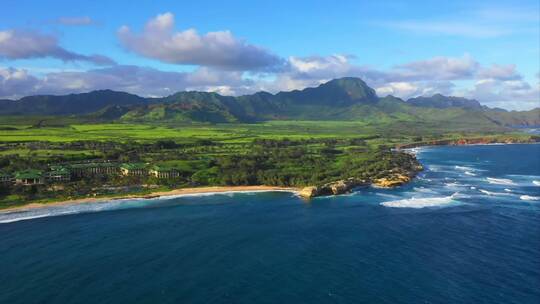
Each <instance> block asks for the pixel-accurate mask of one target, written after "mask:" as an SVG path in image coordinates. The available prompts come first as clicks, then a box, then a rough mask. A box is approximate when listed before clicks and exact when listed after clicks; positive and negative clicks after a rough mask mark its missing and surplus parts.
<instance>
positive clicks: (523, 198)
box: [519, 195, 540, 201]
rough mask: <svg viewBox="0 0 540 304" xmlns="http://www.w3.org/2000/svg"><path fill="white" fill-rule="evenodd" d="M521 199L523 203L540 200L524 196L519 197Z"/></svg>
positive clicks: (536, 197) (539, 197)
mask: <svg viewBox="0 0 540 304" xmlns="http://www.w3.org/2000/svg"><path fill="white" fill-rule="evenodd" d="M519 199H521V200H523V201H538V200H540V196H532V195H522V196H520V197H519Z"/></svg>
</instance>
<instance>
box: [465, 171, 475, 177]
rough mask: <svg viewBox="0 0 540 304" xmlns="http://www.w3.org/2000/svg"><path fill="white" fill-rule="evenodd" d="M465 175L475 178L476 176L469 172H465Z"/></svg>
mask: <svg viewBox="0 0 540 304" xmlns="http://www.w3.org/2000/svg"><path fill="white" fill-rule="evenodd" d="M465 175H469V176H476V174H474V173H472V172H469V171H465Z"/></svg>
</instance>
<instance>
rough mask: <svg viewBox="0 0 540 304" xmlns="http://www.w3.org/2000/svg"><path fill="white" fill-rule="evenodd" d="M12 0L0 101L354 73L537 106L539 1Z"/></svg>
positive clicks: (160, 92) (262, 86) (260, 86)
mask: <svg viewBox="0 0 540 304" xmlns="http://www.w3.org/2000/svg"><path fill="white" fill-rule="evenodd" d="M13 3H14V5H12V6H11V7H12V9H11V14H10V15H9V16H5V17H4V18H3V21H2V25H1V26H0V99H19V98H21V97H24V96H31V95H66V94H71V93H82V92H89V91H94V90H103V89H110V90H114V91H122V92H128V93H131V94H136V95H139V96H143V97H163V96H168V95H171V94H173V93H174V92H180V91H209V92H217V93H219V94H221V95H228V96H240V95H247V94H253V93H256V92H259V91H265V92H269V93H272V94H275V93H277V92H280V91H291V90H295V89H300V90H301V89H304V88H307V87H313V86H317V85H319V84H321V83H324V82H326V81H329V80H331V79H336V78H342V77H346V76H349V77H358V78H361V79H363V80H364V81H365V82H366V83H367V84H368V85H369V86H370V87H372V88H374V89H375V90H376V92H377V95H379V96H387V95H393V96H396V97H399V98H401V99H404V100H407V99H409V98H412V97H418V96H432V95H435V94H442V95H445V96H456V97H464V98H467V99H475V100H478V101H479V102H480V103H481V104H482V105H486V106H489V107H499V108H504V109H507V110H529V109H533V108H537V107H538V106H539V105H540V83H539V81H540V78H539V77H540V59H539V58H538V53H539V52H540V41H538V39H537V37H538V36H539V35H540V16H538V14H537V13H535V12H538V10H539V9H540V4H539V3H538V2H537V1H520V2H519V5H518V4H516V3H515V1H513V2H512V1H496V2H493V1H480V2H475V3H473V4H471V3H468V2H466V1H457V2H455V3H446V4H441V5H439V6H438V7H437V8H432V7H431V6H429V5H425V3H424V2H423V1H414V2H405V1H389V2H385V3H379V4H374V3H366V2H361V3H359V2H357V1H343V2H340V3H339V4H328V3H323V2H309V4H310V5H306V3H307V2H296V3H294V4H286V3H285V2H280V1H278V2H276V3H273V4H272V6H271V7H267V6H268V5H267V4H256V3H249V2H245V1H238V2H233V3H230V4H227V5H224V4H215V3H212V2H211V1H210V2H208V1H200V2H198V3H167V4H164V3H163V2H159V1H158V2H156V3H153V2H141V3H140V4H139V5H138V6H137V8H134V9H129V10H125V7H126V6H127V5H128V4H127V3H126V2H125V1H118V2H115V3H106V2H103V1H95V2H93V3H84V4H79V5H77V7H74V6H72V5H70V3H69V2H67V1H51V2H47V3H46V4H44V3H41V2H37V1H30V0H25V1H17V3H16V5H15V2H14V1H13ZM44 5H45V6H46V7H44ZM23 8H24V9H23ZM262 10H264V11H265V14H266V18H264V21H262V22H261V20H260V19H261V18H259V14H260V11H262ZM120 12H121V13H120ZM366 12H367V13H366ZM282 15H284V16H282ZM457 16H460V17H457ZM240 20H241V21H240ZM344 29H345V30H344ZM291 41H294V42H293V43H291Z"/></svg>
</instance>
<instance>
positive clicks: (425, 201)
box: [381, 192, 458, 209]
mask: <svg viewBox="0 0 540 304" xmlns="http://www.w3.org/2000/svg"><path fill="white" fill-rule="evenodd" d="M457 195H458V193H457V192H456V193H454V194H452V195H450V196H443V197H422V198H414V197H413V198H409V199H402V200H396V201H388V202H382V203H381V205H382V206H385V207H391V208H416V209H418V208H426V207H442V206H447V205H450V204H452V203H455V202H456V201H455V200H454V198H456V197H457Z"/></svg>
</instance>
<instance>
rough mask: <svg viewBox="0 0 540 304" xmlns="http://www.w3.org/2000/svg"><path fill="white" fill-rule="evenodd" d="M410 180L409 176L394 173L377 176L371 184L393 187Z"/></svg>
mask: <svg viewBox="0 0 540 304" xmlns="http://www.w3.org/2000/svg"><path fill="white" fill-rule="evenodd" d="M410 181H411V178H410V177H409V176H407V175H404V174H394V175H391V176H389V177H383V178H378V179H376V180H374V181H373V185H374V186H376V187H381V188H393V187H397V186H401V185H403V184H406V183H408V182H410Z"/></svg>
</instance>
